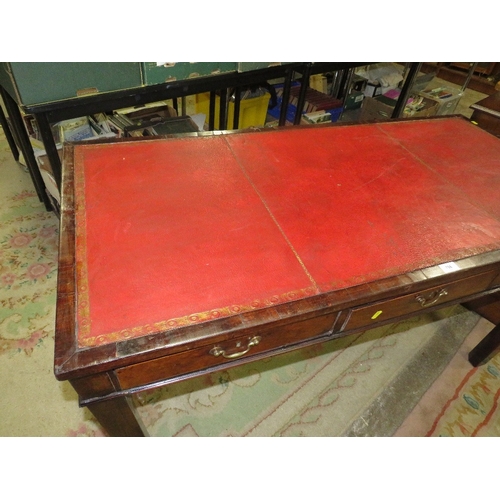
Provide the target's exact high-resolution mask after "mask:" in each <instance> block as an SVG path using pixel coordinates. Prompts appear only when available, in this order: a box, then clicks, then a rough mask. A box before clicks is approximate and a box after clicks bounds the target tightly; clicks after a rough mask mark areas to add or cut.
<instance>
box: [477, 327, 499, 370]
mask: <svg viewBox="0 0 500 500" xmlns="http://www.w3.org/2000/svg"><path fill="white" fill-rule="evenodd" d="M499 347H500V325H497V326H495V328H493V330H491V332H490V333H488V335H486V337H484V339H483V340H481V342H479V344H477V346H476V347H474V349H472V351H471V352H470V353H469V362H470V363H471V365H472V366H478V365H480V364H482V363H483V362H484V361H486V359H487V358H488V357H489V356H490V355H491V354H493V353H494V352H495V351H496V350H497V349H498V348H499Z"/></svg>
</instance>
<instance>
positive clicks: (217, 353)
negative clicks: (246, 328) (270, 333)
mask: <svg viewBox="0 0 500 500" xmlns="http://www.w3.org/2000/svg"><path fill="white" fill-rule="evenodd" d="M260 340H261V338H260V337H258V336H255V337H252V338H251V339H250V340H249V341H248V345H247V348H246V349H245V350H244V351H239V352H235V353H233V354H226V351H225V350H224V349H222V348H221V347H218V346H216V347H214V348H213V349H210V354H212V355H213V356H222V357H223V358H226V359H234V358H239V357H240V356H243V355H244V354H246V353H247V352H248V351H249V350H250V349H251V348H252V347H253V346H254V345H257V344H258V343H259V342H260ZM236 347H239V343H238V344H237V345H236Z"/></svg>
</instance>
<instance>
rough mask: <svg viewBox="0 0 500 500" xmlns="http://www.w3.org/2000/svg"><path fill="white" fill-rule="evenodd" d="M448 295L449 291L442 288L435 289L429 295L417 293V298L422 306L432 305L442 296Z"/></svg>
mask: <svg viewBox="0 0 500 500" xmlns="http://www.w3.org/2000/svg"><path fill="white" fill-rule="evenodd" d="M445 295H448V292H447V291H446V290H445V289H444V288H441V290H439V291H435V292H433V293H431V294H430V295H429V296H428V297H422V295H417V296H416V297H415V299H416V300H417V302H418V303H419V304H420V305H421V306H422V307H427V306H432V304H435V303H436V302H437V301H438V300H439V299H440V298H441V297H444V296H445Z"/></svg>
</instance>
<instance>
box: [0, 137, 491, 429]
mask: <svg viewBox="0 0 500 500" xmlns="http://www.w3.org/2000/svg"><path fill="white" fill-rule="evenodd" d="M0 177H1V179H2V182H1V184H0V199H1V200H2V202H1V205H0V257H1V258H0V305H1V307H0V402H1V404H0V416H1V418H0V436H68V437H69V436H103V435H104V433H103V431H102V429H101V428H100V426H99V424H98V423H97V422H96V421H95V419H94V418H93V416H92V415H91V414H90V412H89V411H88V410H87V409H85V408H79V407H78V399H77V396H76V394H75V391H74V390H73V389H72V387H71V385H70V384H69V383H67V382H58V381H57V380H56V379H55V377H54V374H53V350H54V320H55V297H56V279H57V243H58V219H57V217H56V216H55V215H54V213H52V212H47V211H46V210H45V208H44V206H43V204H42V203H40V202H39V200H38V197H37V195H36V192H35V190H34V188H33V186H32V184H31V179H30V177H29V175H28V173H27V172H26V170H25V169H24V168H23V167H21V166H20V165H19V164H18V163H17V162H15V161H14V159H13V158H12V155H11V152H10V149H9V147H8V144H7V142H6V140H5V136H4V135H3V132H2V131H1V129H0ZM478 320H479V318H478V316H476V315H475V314H473V313H470V312H468V311H465V310H464V309H463V308H461V307H460V306H457V307H452V308H447V309H444V310H441V311H439V312H437V313H433V314H432V315H425V316H421V317H418V318H412V319H410V320H408V321H405V322H401V323H398V324H394V325H389V326H387V327H382V328H378V329H374V330H370V331H367V332H364V333H360V334H358V335H354V336H350V337H347V338H344V339H338V340H336V341H332V342H329V343H327V344H324V345H320V346H313V347H310V348H307V349H303V350H301V351H297V352H293V353H289V354H285V355H283V356H280V357H276V358H273V359H271V360H265V361H261V362H257V363H252V364H249V365H245V366H242V367H239V368H236V369H233V370H225V371H222V372H220V373H216V374H213V375H210V376H207V377H205V378H203V377H201V378H198V379H193V380H189V381H185V382H182V383H179V384H175V385H173V386H167V387H164V388H162V389H159V390H156V391H150V392H146V393H143V394H141V395H140V396H137V397H136V398H135V403H136V404H137V406H138V411H139V413H140V414H141V416H142V418H143V420H144V422H145V424H146V426H147V428H148V430H149V432H150V435H151V436H158V437H159V436H351V435H352V436H354V435H356V436H392V435H400V436H409V435H413V436H431V435H432V436H437V435H478V436H479V435H481V436H483V435H494V436H498V435H499V433H500V427H499V410H498V398H499V395H500V356H496V357H495V358H493V360H492V361H491V362H490V363H488V364H487V365H485V366H482V367H479V368H477V369H472V367H471V366H470V365H468V363H467V362H466V353H467V349H468V348H469V344H472V345H474V344H473V342H475V340H476V337H478V338H480V336H481V335H483V334H484V332H485V331H487V329H488V328H489V327H490V326H491V325H489V324H487V322H484V321H483V320H481V321H479V322H478ZM478 326H479V327H480V328H479V330H478ZM415 374H417V375H418V376H416V375H415Z"/></svg>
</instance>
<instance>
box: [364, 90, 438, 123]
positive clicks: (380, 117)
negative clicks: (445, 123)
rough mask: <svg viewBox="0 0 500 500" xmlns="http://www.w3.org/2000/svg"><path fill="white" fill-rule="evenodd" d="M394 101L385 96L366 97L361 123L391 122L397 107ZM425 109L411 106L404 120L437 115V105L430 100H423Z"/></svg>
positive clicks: (404, 114)
mask: <svg viewBox="0 0 500 500" xmlns="http://www.w3.org/2000/svg"><path fill="white" fill-rule="evenodd" d="M396 102H397V101H395V100H394V99H389V98H388V97H385V96H378V97H365V98H364V100H363V105H362V107H361V115H360V121H373V120H375V121H385V120H390V119H391V117H392V113H393V111H394V108H395V106H396ZM422 103H423V107H422V108H421V109H419V110H418V111H416V110H413V109H412V108H411V106H406V107H405V110H404V111H403V113H402V115H401V116H402V117H403V118H422V117H426V116H433V115H435V114H436V110H437V105H436V103H435V102H434V101H432V100H430V99H425V98H423V101H422Z"/></svg>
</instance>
